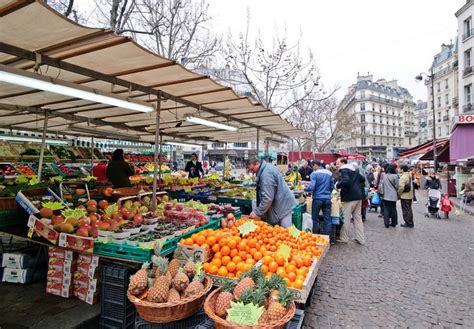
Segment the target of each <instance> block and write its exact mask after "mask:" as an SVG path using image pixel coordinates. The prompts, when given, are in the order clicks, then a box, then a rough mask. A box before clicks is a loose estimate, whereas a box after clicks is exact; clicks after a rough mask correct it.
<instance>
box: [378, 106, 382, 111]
mask: <svg viewBox="0 0 474 329" xmlns="http://www.w3.org/2000/svg"><path fill="white" fill-rule="evenodd" d="M379 112H380V113H382V105H379Z"/></svg>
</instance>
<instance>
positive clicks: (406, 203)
mask: <svg viewBox="0 0 474 329" xmlns="http://www.w3.org/2000/svg"><path fill="white" fill-rule="evenodd" d="M411 202H412V201H411V200H410V199H407V200H405V199H401V203H402V213H403V220H404V221H405V224H406V225H408V226H414V224H413V210H412V209H411Z"/></svg>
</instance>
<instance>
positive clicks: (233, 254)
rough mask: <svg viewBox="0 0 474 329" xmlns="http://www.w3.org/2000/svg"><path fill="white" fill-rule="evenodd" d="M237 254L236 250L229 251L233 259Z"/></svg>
mask: <svg viewBox="0 0 474 329" xmlns="http://www.w3.org/2000/svg"><path fill="white" fill-rule="evenodd" d="M238 254H239V250H237V249H231V250H230V257H235V256H237V255H238Z"/></svg>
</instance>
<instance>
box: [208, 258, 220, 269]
mask: <svg viewBox="0 0 474 329" xmlns="http://www.w3.org/2000/svg"><path fill="white" fill-rule="evenodd" d="M211 264H212V265H215V266H217V267H221V265H222V261H221V259H220V258H214V259H213V260H211Z"/></svg>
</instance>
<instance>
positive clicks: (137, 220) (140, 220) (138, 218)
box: [133, 214, 145, 226]
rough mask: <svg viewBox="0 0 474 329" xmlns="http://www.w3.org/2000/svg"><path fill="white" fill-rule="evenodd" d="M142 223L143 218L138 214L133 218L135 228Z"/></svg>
mask: <svg viewBox="0 0 474 329" xmlns="http://www.w3.org/2000/svg"><path fill="white" fill-rule="evenodd" d="M144 221H145V220H144V219H143V216H142V215H140V214H137V215H135V216H133V224H135V226H138V225H142V224H143V222H144Z"/></svg>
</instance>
